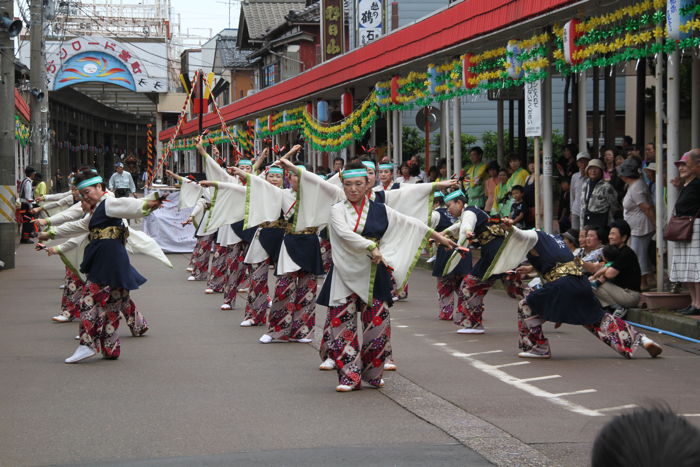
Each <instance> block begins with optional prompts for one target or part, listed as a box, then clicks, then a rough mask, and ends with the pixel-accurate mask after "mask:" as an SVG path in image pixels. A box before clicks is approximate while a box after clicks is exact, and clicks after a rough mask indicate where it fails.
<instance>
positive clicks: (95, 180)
mask: <svg viewBox="0 0 700 467" xmlns="http://www.w3.org/2000/svg"><path fill="white" fill-rule="evenodd" d="M103 181H104V180H102V177H100V176H99V175H98V176H97V177H92V178H88V179H87V180H83V181H82V182H80V183H78V184H77V185H76V188H77V189H78V190H82V189H83V188H87V187H89V186H93V185H97V184H98V183H102V182H103Z"/></svg>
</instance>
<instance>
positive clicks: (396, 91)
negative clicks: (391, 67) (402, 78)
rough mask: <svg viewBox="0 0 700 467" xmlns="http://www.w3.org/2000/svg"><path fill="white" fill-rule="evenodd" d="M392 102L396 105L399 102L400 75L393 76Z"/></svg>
mask: <svg viewBox="0 0 700 467" xmlns="http://www.w3.org/2000/svg"><path fill="white" fill-rule="evenodd" d="M391 103H392V104H394V105H396V104H398V103H399V76H398V75H394V76H392V77H391Z"/></svg>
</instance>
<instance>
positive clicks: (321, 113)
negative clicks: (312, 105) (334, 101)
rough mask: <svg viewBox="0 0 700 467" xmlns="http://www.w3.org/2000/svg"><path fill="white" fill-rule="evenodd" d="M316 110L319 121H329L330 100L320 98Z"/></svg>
mask: <svg viewBox="0 0 700 467" xmlns="http://www.w3.org/2000/svg"><path fill="white" fill-rule="evenodd" d="M316 110H317V112H318V114H317V118H318V121H319V122H327V121H328V101H323V100H320V101H318V102H317V103H316Z"/></svg>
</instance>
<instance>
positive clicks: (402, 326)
mask: <svg viewBox="0 0 700 467" xmlns="http://www.w3.org/2000/svg"><path fill="white" fill-rule="evenodd" d="M396 327H397V328H407V327H408V326H406V325H405V324H399V325H397V326H396Z"/></svg>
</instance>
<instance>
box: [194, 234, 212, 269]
mask: <svg viewBox="0 0 700 467" xmlns="http://www.w3.org/2000/svg"><path fill="white" fill-rule="evenodd" d="M215 238H216V235H215V234H212V235H206V236H204V237H198V238H197V243H196V244H195V246H194V250H193V251H192V257H191V258H190V266H192V276H194V278H195V280H198V281H203V280H205V279H206V278H207V273H208V271H209V254H210V253H211V247H212V244H213V243H214V239H215Z"/></svg>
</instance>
